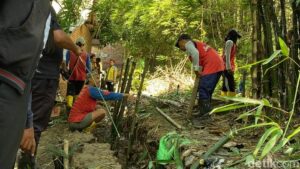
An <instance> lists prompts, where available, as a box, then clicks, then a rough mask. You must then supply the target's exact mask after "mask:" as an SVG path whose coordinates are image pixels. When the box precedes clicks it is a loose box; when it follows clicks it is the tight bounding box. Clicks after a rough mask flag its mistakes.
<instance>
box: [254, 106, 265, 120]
mask: <svg viewBox="0 0 300 169" xmlns="http://www.w3.org/2000/svg"><path fill="white" fill-rule="evenodd" d="M263 108H264V105H263V104H262V105H260V106H258V108H257V110H256V113H255V124H257V122H258V120H259V119H260V116H261V114H262V109H263Z"/></svg>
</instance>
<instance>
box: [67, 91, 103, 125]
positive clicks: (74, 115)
mask: <svg viewBox="0 0 300 169" xmlns="http://www.w3.org/2000/svg"><path fill="white" fill-rule="evenodd" d="M96 105H97V101H96V99H93V98H92V97H91V96H90V93H89V88H88V86H84V87H83V89H82V90H81V92H80V94H79V96H78V98H77V99H76V101H75V103H74V105H73V106H72V109H71V112H70V114H69V118H68V121H69V122H72V123H76V122H80V121H82V120H83V118H84V117H85V116H86V115H87V114H88V113H90V112H93V111H95V109H96Z"/></svg>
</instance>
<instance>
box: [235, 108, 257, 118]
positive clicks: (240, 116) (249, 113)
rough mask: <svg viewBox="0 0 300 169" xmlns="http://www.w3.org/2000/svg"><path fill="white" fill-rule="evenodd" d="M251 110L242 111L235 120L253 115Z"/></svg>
mask: <svg viewBox="0 0 300 169" xmlns="http://www.w3.org/2000/svg"><path fill="white" fill-rule="evenodd" d="M252 111H253V110H252ZM252 111H248V112H246V113H243V114H241V115H239V117H238V118H237V119H236V120H240V119H243V118H245V117H248V116H252V115H253V113H252Z"/></svg>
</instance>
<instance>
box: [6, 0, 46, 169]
mask: <svg viewBox="0 0 300 169" xmlns="http://www.w3.org/2000/svg"><path fill="white" fill-rule="evenodd" d="M49 12H50V4H49V0H26V1H22V2H21V1H20V0H1V3H0V138H1V139H0V168H1V169H12V168H13V165H14V161H15V157H16V152H17V150H18V147H19V145H20V141H21V137H22V133H23V130H24V127H25V122H26V112H27V106H28V99H29V94H30V89H31V85H30V81H31V78H32V75H33V72H34V70H35V68H36V66H37V63H38V60H39V56H40V54H41V50H42V48H43V46H44V44H45V41H46V39H47V37H48V36H47V34H48V31H49V30H48V29H47V28H48V27H49V24H50V18H51V17H50V16H49ZM47 21H48V22H47Z"/></svg>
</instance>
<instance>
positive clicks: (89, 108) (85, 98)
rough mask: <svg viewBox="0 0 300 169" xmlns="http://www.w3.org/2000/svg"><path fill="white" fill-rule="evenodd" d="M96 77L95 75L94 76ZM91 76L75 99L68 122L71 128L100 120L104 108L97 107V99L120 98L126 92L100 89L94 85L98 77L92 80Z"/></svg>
mask: <svg viewBox="0 0 300 169" xmlns="http://www.w3.org/2000/svg"><path fill="white" fill-rule="evenodd" d="M94 77H95V78H96V76H94ZM94 80H96V79H93V78H92V77H90V78H89V85H85V86H84V87H83V89H82V90H81V92H80V94H79V96H78V98H77V99H76V101H75V103H74V105H73V107H72V109H71V112H70V114H69V118H68V122H69V127H70V129H71V130H80V131H81V130H83V129H85V128H87V127H88V126H90V125H91V124H92V123H93V122H96V123H97V122H100V121H101V120H102V119H103V118H104V117H105V113H106V110H105V109H104V108H102V107H97V100H100V101H103V100H104V101H107V100H121V99H122V98H123V97H126V96H127V94H122V93H113V92H109V91H107V90H101V89H100V88H97V87H95V86H96V85H95V83H96V84H99V81H98V79H97V80H96V82H94Z"/></svg>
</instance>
